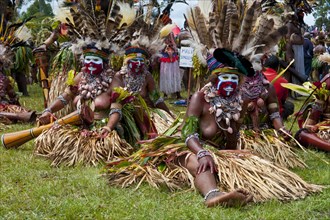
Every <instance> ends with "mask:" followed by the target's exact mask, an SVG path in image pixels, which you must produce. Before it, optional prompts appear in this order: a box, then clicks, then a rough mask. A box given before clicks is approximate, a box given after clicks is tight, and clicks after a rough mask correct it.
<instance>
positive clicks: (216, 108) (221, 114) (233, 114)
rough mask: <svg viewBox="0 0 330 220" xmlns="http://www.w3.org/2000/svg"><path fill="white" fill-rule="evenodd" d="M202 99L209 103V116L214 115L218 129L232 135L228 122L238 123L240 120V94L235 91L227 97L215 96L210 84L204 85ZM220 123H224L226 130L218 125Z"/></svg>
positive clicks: (241, 100) (213, 88) (214, 90)
mask: <svg viewBox="0 0 330 220" xmlns="http://www.w3.org/2000/svg"><path fill="white" fill-rule="evenodd" d="M202 90H203V91H204V99H205V101H206V102H207V103H210V108H209V111H210V114H213V113H214V115H215V121H216V123H217V125H218V127H219V128H220V129H222V130H224V131H227V132H228V133H230V134H232V133H233V129H232V128H231V127H230V121H231V120H232V119H233V120H234V121H238V120H239V118H240V111H242V103H243V99H242V97H241V94H240V93H239V92H238V91H236V92H235V93H234V94H233V95H231V96H229V97H221V96H219V95H218V94H217V90H216V88H215V87H214V86H212V84H211V83H208V84H206V85H205V86H204V87H203V89H202ZM221 121H225V123H226V125H227V126H228V128H223V127H222V126H221V125H220V122H221Z"/></svg>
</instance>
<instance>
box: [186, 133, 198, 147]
mask: <svg viewBox="0 0 330 220" xmlns="http://www.w3.org/2000/svg"><path fill="white" fill-rule="evenodd" d="M198 136H199V135H198V134H197V133H195V134H191V135H188V137H187V138H186V140H185V142H184V143H185V144H186V146H188V141H189V140H190V139H191V138H196V139H197V140H198V141H199V137H198Z"/></svg>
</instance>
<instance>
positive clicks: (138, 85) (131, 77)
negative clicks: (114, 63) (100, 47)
mask: <svg viewBox="0 0 330 220" xmlns="http://www.w3.org/2000/svg"><path fill="white" fill-rule="evenodd" d="M121 72H122V73H124V72H125V73H124V84H125V87H126V88H127V89H128V91H130V92H134V93H139V92H140V91H141V89H142V86H143V85H144V82H145V81H146V76H147V73H148V72H147V71H146V70H144V71H143V72H142V73H140V74H134V73H131V72H130V71H129V70H128V69H127V68H123V69H122V70H121Z"/></svg>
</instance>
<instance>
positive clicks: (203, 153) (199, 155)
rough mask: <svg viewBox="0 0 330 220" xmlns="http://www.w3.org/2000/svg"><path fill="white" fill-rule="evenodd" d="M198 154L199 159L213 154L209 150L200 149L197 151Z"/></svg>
mask: <svg viewBox="0 0 330 220" xmlns="http://www.w3.org/2000/svg"><path fill="white" fill-rule="evenodd" d="M196 156H197V160H199V159H201V158H203V157H206V156H211V154H210V152H208V151H207V150H200V151H198V152H197V154H196Z"/></svg>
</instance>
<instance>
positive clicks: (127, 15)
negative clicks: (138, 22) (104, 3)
mask: <svg viewBox="0 0 330 220" xmlns="http://www.w3.org/2000/svg"><path fill="white" fill-rule="evenodd" d="M117 4H118V6H119V7H120V11H119V14H121V15H122V16H123V18H122V20H121V21H120V24H119V27H118V28H121V26H122V25H123V24H126V25H127V26H130V25H131V24H132V23H133V22H134V21H135V18H136V10H135V9H134V8H132V7H131V6H130V5H129V4H128V3H124V2H117Z"/></svg>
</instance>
